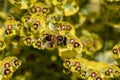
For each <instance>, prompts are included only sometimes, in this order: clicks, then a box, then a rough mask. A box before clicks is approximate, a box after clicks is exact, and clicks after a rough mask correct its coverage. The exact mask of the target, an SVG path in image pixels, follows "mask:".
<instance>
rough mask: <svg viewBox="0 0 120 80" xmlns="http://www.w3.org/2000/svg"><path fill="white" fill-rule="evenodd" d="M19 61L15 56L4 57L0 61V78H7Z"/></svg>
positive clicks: (17, 66)
mask: <svg viewBox="0 0 120 80" xmlns="http://www.w3.org/2000/svg"><path fill="white" fill-rule="evenodd" d="M20 65H21V61H20V60H18V59H17V58H16V57H6V58H4V59H3V60H1V61H0V80H9V79H10V78H11V77H12V75H13V73H14V72H15V71H16V70H17V69H18V68H19V66H20Z"/></svg>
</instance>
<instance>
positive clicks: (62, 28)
mask: <svg viewBox="0 0 120 80" xmlns="http://www.w3.org/2000/svg"><path fill="white" fill-rule="evenodd" d="M9 2H10V3H11V4H12V5H13V7H12V8H11V10H10V12H9V14H7V13H3V14H4V15H3V16H1V15H0V16H1V17H2V18H4V23H3V24H2V27H1V28H0V51H5V50H10V48H11V45H12V46H13V47H14V48H22V47H24V46H31V47H33V48H36V49H39V50H46V49H47V50H53V49H57V50H58V55H59V56H60V58H61V59H62V60H64V63H63V66H64V70H63V71H64V72H65V73H72V74H75V75H76V76H77V77H79V78H82V79H87V80H107V79H111V78H115V77H118V76H120V68H119V67H118V66H116V65H115V64H112V65H111V64H108V63H105V62H96V61H89V60H87V59H86V57H90V58H94V57H95V56H96V52H97V51H99V50H101V49H102V48H103V42H104V41H102V39H101V38H100V37H99V36H98V34H96V33H93V32H92V33H91V32H90V31H88V30H87V29H84V28H80V29H81V30H79V31H78V34H79V35H77V34H76V33H77V32H76V31H77V28H78V27H80V26H81V25H85V26H86V24H84V23H85V21H87V20H88V21H87V24H88V25H89V24H95V20H96V19H97V18H98V15H97V13H99V10H97V9H96V10H95V11H94V10H92V9H89V6H90V7H93V4H98V5H100V4H99V3H100V2H97V1H94V0H90V1H89V3H90V4H89V5H87V6H86V7H84V8H86V9H88V11H85V10H86V9H84V8H83V9H81V10H80V5H82V3H87V1H86V0H85V1H84V0H83V1H82V0H81V2H80V1H77V0H49V1H48V0H44V1H43V0H42V1H41V2H39V1H37V0H9ZM116 3H119V1H117V0H104V1H103V2H102V1H101V4H102V5H105V6H104V7H107V8H108V9H110V10H115V9H116V11H117V10H118V9H120V6H119V5H118V4H116ZM98 7H99V6H98ZM89 13H92V14H90V15H89ZM0 14H2V12H0ZM94 14H95V18H91V16H92V15H94ZM103 14H104V13H103ZM70 16H71V17H73V18H74V17H79V18H80V19H78V21H76V22H78V23H79V24H76V23H74V22H72V21H74V20H72V19H71V17H70ZM103 17H104V16H103ZM105 17H106V16H105ZM105 17H104V18H105ZM106 19H109V20H110V18H108V17H107V18H106ZM106 19H105V22H106V24H104V23H103V22H102V21H101V25H110V26H112V27H113V25H114V23H110V24H109V23H108V22H107V21H106ZM115 19H116V18H115ZM111 22H112V21H111ZM96 23H97V22H96ZM88 25H87V26H88ZM114 27H115V26H114ZM119 46H120V45H119V44H118V45H116V46H115V47H114V48H113V56H114V57H115V59H116V61H118V64H119V61H120V47H119ZM14 48H13V49H14ZM20 65H21V61H19V60H18V59H17V58H16V57H6V58H5V59H3V61H2V62H1V65H0V70H1V71H0V72H1V74H0V78H1V80H4V78H5V79H7V80H8V79H9V78H10V77H11V76H12V74H13V72H14V71H15V70H16V69H17V68H18V67H19V66H20Z"/></svg>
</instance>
